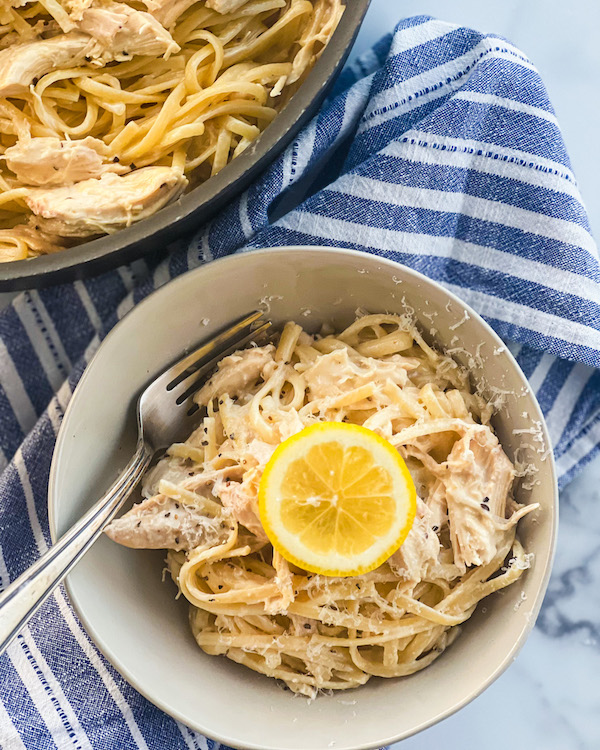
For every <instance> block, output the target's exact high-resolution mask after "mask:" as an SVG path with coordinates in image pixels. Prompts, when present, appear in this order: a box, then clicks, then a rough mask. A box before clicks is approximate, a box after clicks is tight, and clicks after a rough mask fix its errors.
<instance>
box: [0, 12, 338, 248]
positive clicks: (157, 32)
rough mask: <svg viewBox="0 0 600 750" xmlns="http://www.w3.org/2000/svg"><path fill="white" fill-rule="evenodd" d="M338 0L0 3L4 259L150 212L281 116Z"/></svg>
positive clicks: (0, 240)
mask: <svg viewBox="0 0 600 750" xmlns="http://www.w3.org/2000/svg"><path fill="white" fill-rule="evenodd" d="M342 12H343V5H342V0H127V1H126V2H118V1H117V0H2V2H0V155H1V158H0V261H3V260H4V261H10V260H18V259H22V258H26V257H31V256H36V255H39V254H42V253H49V252H54V251H56V250H60V249H62V248H64V247H65V246H68V245H70V244H74V243H77V242H81V241H82V240H83V239H84V238H86V237H91V236H94V235H99V234H104V233H110V232H114V231H116V230H118V229H120V228H122V227H125V226H128V225H129V224H131V223H132V222H134V221H138V220H140V219H143V218H145V217H147V216H149V215H150V214H152V213H154V212H155V211H157V210H158V209H160V208H161V207H163V206H164V205H165V204H167V203H168V202H169V201H172V200H174V199H175V198H177V197H178V196H179V195H180V194H181V193H182V192H183V191H184V190H185V189H186V188H187V187H188V186H193V185H195V184H198V183H199V182H201V181H203V180H206V179H207V178H208V177H210V176H211V175H214V174H216V173H217V172H219V171H220V170H221V169H222V168H223V167H224V166H225V165H226V164H227V163H228V162H229V161H230V160H231V159H233V158H235V157H236V156H238V155H239V154H241V153H242V152H243V151H244V150H245V149H246V148H247V147H248V146H249V145H250V144H251V143H252V142H253V141H254V140H255V139H256V138H257V137H258V136H259V135H260V133H261V132H262V131H263V130H264V129H265V127H266V126H267V125H268V124H269V123H270V122H271V121H272V120H273V118H274V117H275V116H276V114H277V111H278V110H279V109H281V107H282V106H283V104H284V103H285V102H286V101H287V98H288V97H289V95H290V93H292V92H293V91H294V90H295V88H296V87H297V85H298V84H299V83H300V82H301V81H302V80H303V78H304V76H305V75H306V73H307V71H309V70H310V68H311V67H312V65H313V64H314V62H315V60H316V58H317V57H318V56H319V54H320V52H321V51H322V49H323V48H324V47H325V45H326V44H327V43H328V41H329V39H330V38H331V35H332V34H333V32H334V31H335V28H336V26H337V24H338V22H339V20H340V18H341V15H342Z"/></svg>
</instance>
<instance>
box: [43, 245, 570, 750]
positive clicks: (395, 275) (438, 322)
mask: <svg viewBox="0 0 600 750" xmlns="http://www.w3.org/2000/svg"><path fill="white" fill-rule="evenodd" d="M407 306H409V307H412V308H414V310H415V315H416V318H417V320H418V321H419V323H420V325H421V327H422V329H423V330H424V331H425V332H427V331H429V329H430V328H431V326H432V323H431V320H434V323H433V325H434V326H435V328H436V329H437V334H436V338H437V341H438V342H439V343H440V344H441V345H442V346H444V345H448V344H449V343H450V341H451V339H453V338H454V337H456V336H458V337H459V338H460V346H461V347H463V348H464V349H465V350H467V351H468V352H471V353H475V352H476V351H477V352H478V354H479V355H480V356H479V357H477V358H476V359H477V361H478V362H479V363H480V364H481V365H483V367H481V366H480V365H476V366H475V368H474V369H473V377H474V378H475V379H476V380H481V379H482V378H483V379H484V380H485V382H487V384H489V386H492V387H496V388H501V389H502V390H505V391H509V392H510V393H509V396H508V398H507V402H506V406H505V407H504V408H503V409H502V410H501V412H500V413H499V414H498V416H497V417H496V421H495V428H496V431H497V433H498V436H499V438H500V440H501V442H502V444H503V446H504V448H505V450H506V451H507V453H508V455H509V456H511V457H513V456H514V452H515V450H516V449H517V447H519V446H523V443H524V442H526V440H524V436H523V435H519V434H515V432H514V430H519V429H523V428H525V429H526V428H529V427H530V426H531V424H532V420H537V421H538V422H539V423H541V425H542V428H541V429H542V432H543V439H544V440H545V441H546V442H547V441H548V436H547V433H546V431H545V427H544V423H543V417H542V414H541V413H540V409H539V406H538V404H537V403H536V401H535V398H534V396H533V395H532V393H531V391H530V389H529V387H528V385H527V382H526V380H525V379H524V377H523V374H522V373H521V371H520V369H519V367H518V365H517V364H516V362H515V361H514V359H513V358H512V356H511V355H510V354H509V352H508V351H506V349H505V348H504V347H503V345H502V342H501V341H500V339H498V337H497V336H496V335H495V334H494V333H493V331H492V330H491V329H490V328H489V326H487V325H486V323H485V322H484V321H483V320H482V319H481V318H480V317H479V316H478V315H477V314H476V313H475V312H473V310H471V309H469V308H467V307H466V306H465V305H464V304H463V303H462V302H461V301H460V300H458V299H457V298H456V297H454V296H453V295H451V294H449V293H448V292H446V291H445V290H444V289H442V287H440V286H439V285H437V284H435V283H434V282H432V281H430V280H428V279H426V278H425V277H423V276H421V275H420V274H418V273H415V272H414V271H411V270H409V269H407V268H404V267H402V266H399V265H398V264H396V263H393V262H391V261H388V260H385V259H382V258H379V257H377V256H371V255H366V254H362V253H356V252H354V251H348V250H334V249H327V248H309V247H307V248H288V249H274V250H267V251H254V252H251V253H247V254H243V255H236V256H233V257H229V258H226V259H224V260H220V261H217V262H214V263H210V264H209V265H207V266H204V267H202V268H199V269H197V270H195V271H192V272H190V273H187V274H185V275H184V276H181V277H180V278H178V279H177V280H175V281H173V282H172V283H170V284H167V285H166V286H164V287H163V288H162V289H160V290H159V291H157V292H156V293H154V294H153V295H152V296H150V297H149V298H148V299H146V300H145V301H144V302H142V303H141V304H140V305H138V306H137V307H136V308H135V309H134V310H133V311H132V312H131V313H129V314H128V315H127V316H126V317H125V318H124V320H123V321H121V323H120V324H119V325H117V326H116V328H115V329H114V331H112V333H111V334H110V335H109V336H108V337H107V338H106V340H105V341H104V343H103V344H102V346H101V348H100V350H99V351H98V353H97V354H96V356H95V358H94V359H93V361H92V362H91V364H90V365H89V367H88V368H87V370H86V372H85V374H84V376H83V378H82V380H81V383H80V384H79V386H78V388H77V389H76V391H75V394H74V396H73V399H72V401H71V403H70V405H69V408H68V410H67V413H66V415H65V418H64V421H63V424H62V428H61V431H60V434H59V436H58V442H57V446H56V452H55V455H54V460H53V463H52V470H51V474H50V488H49V505H50V527H51V531H52V534H53V536H54V538H56V537H57V536H58V535H60V534H62V533H63V532H64V531H65V530H66V529H67V528H68V526H69V525H70V524H72V523H73V522H74V521H75V520H76V519H77V518H78V517H79V515H80V514H81V513H82V512H83V511H84V510H85V509H86V508H88V507H89V506H90V505H91V504H92V502H93V501H94V500H95V499H97V498H98V497H99V496H100V494H101V493H102V491H103V490H104V489H105V488H106V487H107V486H108V485H109V484H110V482H111V481H112V480H113V479H114V478H115V477H116V476H117V474H118V472H119V470H120V469H121V468H122V467H123V466H124V465H125V464H126V462H127V460H128V459H129V457H130V456H131V454H132V452H133V449H134V445H135V438H136V429H135V418H134V403H135V400H136V397H137V394H138V393H139V392H140V391H141V390H142V388H143V387H144V385H145V384H146V383H147V382H148V380H149V379H151V378H152V377H153V376H154V375H155V374H157V373H158V372H160V371H161V370H162V369H164V368H165V367H166V366H168V365H169V364H170V363H171V362H172V361H174V360H177V359H178V358H179V357H180V356H181V354H182V353H183V352H184V350H186V349H187V348H189V347H190V346H191V345H193V344H195V343H197V342H198V341H200V340H202V339H204V338H206V337H208V336H210V335H211V334H212V333H213V332H214V331H216V330H217V329H218V328H220V327H222V326H223V325H224V324H226V323H228V322H229V321H231V320H233V319H235V318H237V317H238V316H241V315H243V314H244V313H246V312H248V311H250V310H253V309H255V308H257V307H263V308H265V307H266V308H268V309H269V314H270V316H271V318H272V319H273V320H274V321H276V322H281V321H285V320H288V319H296V320H298V322H300V323H302V325H304V326H306V327H309V328H311V327H312V328H313V329H314V328H316V327H317V326H318V325H319V324H320V322H321V321H331V322H333V323H334V324H336V325H337V326H341V325H346V324H348V323H349V322H351V321H352V320H353V318H354V311H355V310H356V309H357V308H358V307H362V308H366V309H367V310H369V311H371V312H383V311H389V312H403V311H404V310H405V309H406V308H407ZM465 311H467V312H468V319H467V316H465ZM431 316H433V318H432V317H431ZM461 321H463V322H462V323H461ZM465 357H466V355H465ZM458 359H461V357H458ZM463 363H464V364H467V363H468V357H466V359H463ZM536 446H537V447H538V448H539V443H536ZM526 453H528V455H527V456H526V458H527V460H528V461H530V462H531V463H533V464H535V466H536V467H537V474H536V477H535V478H536V482H535V484H534V486H533V488H532V489H531V490H528V491H525V490H524V489H523V488H519V489H518V491H517V497H518V499H519V500H520V501H522V502H539V503H540V505H541V510H540V511H539V512H537V513H534V514H531V515H528V516H527V517H526V518H525V519H524V520H523V521H522V523H521V525H520V535H521V539H522V541H523V543H524V545H525V547H526V549H527V550H528V551H529V552H533V553H534V554H535V560H534V563H533V567H532V568H531V569H530V570H528V571H526V573H525V574H524V576H523V577H522V578H521V580H520V581H519V582H518V583H516V584H515V585H514V586H511V587H509V588H508V589H506V590H504V591H503V592H501V593H499V594H495V595H494V596H492V597H490V598H489V599H487V600H486V603H485V612H484V611H483V609H482V608H481V607H480V608H479V609H478V611H477V612H476V613H475V614H474V615H473V617H472V618H471V619H470V620H469V621H468V623H467V624H466V625H465V627H464V632H463V634H462V635H461V636H460V638H459V639H458V640H457V641H456V642H455V643H454V644H453V645H452V647H451V648H449V649H448V651H447V652H446V653H444V654H443V655H442V657H440V659H438V660H437V661H436V662H434V663H433V665H431V666H430V667H428V668H427V669H425V670H424V671H422V672H419V673H418V674H416V675H413V676H411V677H408V678H404V679H394V680H383V679H375V678H373V679H372V680H371V681H370V682H369V683H368V684H367V685H365V686H363V687H360V688H358V689H356V690H353V691H350V692H345V693H337V694H334V695H332V696H321V697H319V698H318V699H317V700H315V701H313V702H312V703H309V702H307V701H306V700H304V699H302V698H298V697H294V696H293V695H292V694H291V693H290V692H287V691H284V690H281V688H280V687H279V686H278V685H277V684H276V683H275V681H273V680H270V679H268V678H266V677H262V676H260V675H257V674H255V673H253V672H251V671H250V670H247V669H245V668H243V667H241V666H239V665H238V664H234V663H233V662H231V661H229V660H228V659H226V658H225V657H221V658H215V657H211V656H207V655H206V654H204V653H203V652H202V651H201V650H200V649H199V648H198V647H197V646H196V644H195V642H194V639H193V638H192V635H191V633H190V630H189V627H188V622H187V609H188V607H187V604H186V602H185V601H184V600H183V598H181V599H180V600H179V601H175V599H174V594H175V590H174V587H173V584H172V583H171V582H170V581H166V582H165V583H161V569H162V566H163V553H162V552H150V551H134V550H130V549H126V548H125V547H119V546H117V545H115V544H114V543H113V542H111V541H110V540H109V539H107V538H102V539H100V540H99V541H98V542H97V543H96V545H95V546H94V547H93V548H92V550H91V551H90V552H89V553H88V554H87V555H86V557H85V558H84V559H83V561H82V562H81V563H80V564H79V565H78V566H77V567H76V568H75V570H74V571H73V572H72V573H71V574H70V575H69V577H68V579H67V587H68V591H69V594H70V597H71V600H72V602H73V604H74V606H75V608H76V610H77V612H78V614H79V616H80V617H81V619H82V621H83V623H84V624H85V627H86V628H87V630H88V632H89V633H90V635H91V636H92V638H93V639H94V641H95V642H96V643H97V644H98V646H99V648H100V649H101V650H102V651H103V653H104V654H105V655H106V656H107V658H108V659H109V660H110V661H111V662H112V663H113V664H114V666H115V667H116V668H117V669H118V670H119V671H120V672H121V673H122V674H123V675H124V677H125V678H126V679H127V680H129V682H131V684H132V685H134V686H135V687H136V688H137V689H138V690H139V691H140V692H141V693H143V694H144V695H145V696H146V697H147V698H148V699H149V700H151V701H152V702H153V703H155V704H156V705H157V706H159V707H160V708H162V709H164V710H165V711H166V712H167V713H169V714H171V715H172V716H174V717H175V718H177V719H179V720H181V721H182V722H184V723H185V724H187V725H188V726H190V727H192V728H194V729H196V730H198V731H200V732H203V733H204V734H207V735H209V736H211V737H213V738H216V739H218V740H220V741H222V742H224V743H226V744H228V745H232V746H233V747H237V748H253V749H254V748H256V749H257V750H329V749H330V748H335V750H357V749H358V748H372V747H378V746H381V745H384V744H388V743H392V742H394V741H397V740H401V739H403V738H406V737H408V736H410V735H411V734H414V733H415V732H418V731H419V730H421V729H424V728H425V727H427V726H430V725H431V724H433V723H435V722H436V721H439V720H440V719H442V718H444V717H446V716H448V715H450V714H451V713H453V712H454V711H456V710H457V709H459V708H460V707H462V706H464V705H465V704H466V703H468V702H469V701H470V700H472V699H473V698H475V697H476V696H477V695H478V694H479V693H481V691H482V690H484V689H485V688H486V687H487V686H488V685H489V684H490V683H491V682H492V681H493V680H495V679H496V678H497V677H498V676H499V675H500V674H501V673H502V672H503V670H504V669H506V667H508V666H509V664H510V663H511V662H512V661H513V659H514V658H515V655H516V654H517V652H518V650H519V649H520V647H521V646H522V645H523V643H524V641H525V639H526V637H527V635H528V633H529V631H530V630H531V628H532V627H533V624H534V621H535V618H536V615H537V613H538V611H539V607H540V605H541V602H542V598H543V595H544V591H545V589H546V585H547V582H548V577H549V574H550V566H551V561H552V555H553V550H554V542H555V534H556V518H557V490H556V480H555V472H554V466H553V461H552V457H551V455H550V454H549V453H548V454H546V455H543V454H542V453H541V452H538V451H536V450H535V449H529V450H526ZM521 457H522V458H523V457H524V456H521Z"/></svg>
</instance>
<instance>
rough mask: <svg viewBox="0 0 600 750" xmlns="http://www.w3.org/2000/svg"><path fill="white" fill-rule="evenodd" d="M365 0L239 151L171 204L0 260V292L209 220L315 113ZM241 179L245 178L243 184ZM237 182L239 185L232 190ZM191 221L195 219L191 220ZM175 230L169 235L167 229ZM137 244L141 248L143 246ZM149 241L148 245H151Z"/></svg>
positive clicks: (124, 258)
mask: <svg viewBox="0 0 600 750" xmlns="http://www.w3.org/2000/svg"><path fill="white" fill-rule="evenodd" d="M370 3H371V0H344V4H345V5H346V6H347V11H346V12H345V13H344V14H343V15H342V18H341V20H340V22H339V24H338V26H337V28H336V30H335V32H334V34H333V36H332V37H331V40H330V42H329V44H328V45H327V46H326V47H325V49H324V50H323V52H322V54H321V56H320V57H319V59H318V60H317V61H316V63H315V64H314V66H313V68H312V69H311V70H310V72H309V74H308V75H307V77H306V80H304V81H303V82H302V85H301V86H300V87H299V89H298V90H297V91H296V92H295V93H294V95H293V96H292V97H291V98H290V100H289V102H288V103H287V104H286V105H285V107H284V108H283V110H282V111H281V112H280V113H279V114H278V116H277V117H275V118H274V120H273V122H272V123H270V124H269V126H268V127H267V128H265V130H264V131H263V132H262V133H261V134H260V136H259V137H258V138H257V139H256V141H255V142H254V143H253V144H251V145H250V146H249V147H248V148H247V149H246V151H244V153H242V154H240V156H238V157H237V158H236V159H234V160H233V161H231V162H230V163H229V164H228V165H227V166H226V168H225V169H223V170H222V171H221V172H219V174H217V175H214V177H211V178H210V179H209V180H206V181H205V182H204V183H202V184H201V185H198V186H196V187H195V188H193V189H192V190H190V192H189V193H185V194H184V195H182V196H180V197H179V198H178V199H177V200H176V201H174V202H173V203H169V204H168V205H166V206H164V207H163V208H161V209H160V210H159V211H157V212H156V213H154V214H152V215H151V216H148V217H147V218H145V219H142V220H141V221H139V222H136V223H135V224H132V225H131V226H129V227H125V228H123V229H120V230H118V231H117V232H115V233H113V234H107V235H103V236H101V237H98V238H96V239H91V240H88V241H87V242H83V243H82V244H81V245H76V246H75V247H72V248H67V249H66V250H61V251H60V252H57V253H50V254H46V255H41V256H39V257H37V258H27V259H25V260H15V261H10V262H8V263H1V264H0V291H12V290H20V289H28V288H31V287H32V286H34V287H45V286H51V285H53V284H58V283H63V282H65V281H69V280H73V279H78V278H84V277H87V276H93V275H96V274H98V273H102V272H104V271H107V270H110V269H111V268H115V267H116V266H117V265H122V264H123V263H126V262H130V261H132V260H135V259H136V258H140V257H143V256H144V255H146V254H148V253H149V252H152V250H154V249H156V248H157V247H159V246H160V247H164V246H166V245H168V244H169V243H170V242H172V241H173V240H174V239H175V238H176V237H177V236H181V235H182V234H183V233H185V232H186V231H193V227H190V226H188V227H182V226H181V225H182V224H184V223H185V222H186V221H188V222H190V221H192V220H193V218H194V215H195V214H196V212H198V213H200V212H201V211H205V212H206V215H205V216H204V217H201V223H204V222H205V221H207V220H210V219H211V218H212V216H213V215H214V212H213V211H212V209H213V207H216V208H215V210H219V209H220V208H222V206H223V205H224V202H225V201H228V200H229V199H234V198H236V197H238V195H239V194H240V193H241V192H242V190H244V189H246V188H247V187H248V185H249V184H250V182H251V180H253V179H256V177H257V176H258V175H260V174H261V173H262V172H263V171H264V170H265V169H266V168H267V167H268V166H269V165H270V164H271V163H272V162H273V161H274V160H275V159H276V158H277V157H278V156H279V155H280V154H281V153H282V152H283V150H284V149H285V148H287V146H288V145H289V143H290V142H291V140H292V139H293V138H294V137H295V135H296V134H297V133H298V131H299V130H300V129H301V128H302V127H303V126H304V125H305V124H306V122H307V121H308V119H309V118H310V117H312V116H313V115H314V114H316V112H312V110H311V106H312V105H313V104H314V103H316V102H319V101H321V99H322V98H323V96H324V95H325V92H326V90H327V89H328V87H329V86H330V84H332V83H333V81H334V80H335V78H336V76H337V74H338V72H339V71H340V70H341V68H342V65H343V63H344V62H345V60H346V58H347V56H348V55H349V54H350V50H351V48H352V45H353V44H354V41H355V39H356V36H357V35H358V32H359V30H360V28H361V26H362V23H363V20H364V17H365V15H366V13H367V10H368V9H369V5H370ZM244 180H246V182H244ZM238 186H239V189H236V188H237V187H238ZM196 223H197V222H196ZM174 226H177V227H178V230H177V231H176V232H175V233H174V232H173V227H174ZM143 244H146V245H147V247H146V248H145V249H143V247H142V246H143ZM149 245H152V246H151V247H150V246H149Z"/></svg>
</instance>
